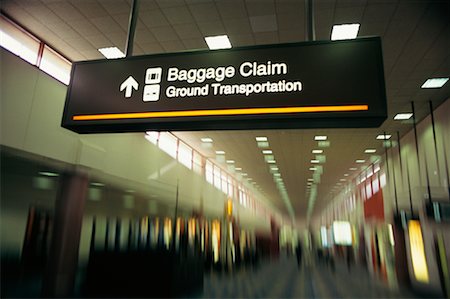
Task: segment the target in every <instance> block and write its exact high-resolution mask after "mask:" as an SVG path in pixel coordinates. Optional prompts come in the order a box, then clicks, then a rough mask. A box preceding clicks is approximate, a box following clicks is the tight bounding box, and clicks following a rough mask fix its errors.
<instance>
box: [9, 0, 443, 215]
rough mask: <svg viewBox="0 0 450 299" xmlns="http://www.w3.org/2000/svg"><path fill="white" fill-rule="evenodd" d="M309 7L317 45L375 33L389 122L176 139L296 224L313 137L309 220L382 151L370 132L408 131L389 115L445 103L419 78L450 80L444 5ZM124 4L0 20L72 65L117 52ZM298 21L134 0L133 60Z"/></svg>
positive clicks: (12, 8)
mask: <svg viewBox="0 0 450 299" xmlns="http://www.w3.org/2000/svg"><path fill="white" fill-rule="evenodd" d="M314 3H315V4H314V16H315V31H316V39H317V40H329V39H330V35H331V28H332V26H333V25H334V24H342V23H360V24H361V26H360V31H359V33H358V36H360V37H361V36H372V35H376V36H381V38H382V44H383V58H384V70H385V79H386V89H387V90H386V92H387V99H388V119H387V120H386V121H385V122H384V123H383V124H382V126H381V127H379V128H374V129H320V130H319V129H307V130H268V131H245V130H244V131H203V132H202V131H200V132H177V133H175V134H176V135H177V136H178V137H180V138H181V139H182V140H184V141H185V142H186V143H188V144H189V145H191V146H193V147H194V148H196V149H197V150H199V151H200V152H202V153H203V154H204V155H206V156H208V157H211V158H215V151H216V150H223V151H225V152H226V154H225V156H226V159H232V160H234V161H235V167H241V168H242V169H243V170H242V172H245V173H248V176H247V178H248V177H250V178H251V179H252V180H253V181H254V182H255V183H254V185H255V186H257V187H255V188H257V189H258V190H259V191H260V192H261V193H262V194H263V195H264V196H265V197H266V199H267V200H270V201H271V202H272V203H273V204H274V205H275V206H276V207H277V208H278V209H279V210H280V211H281V212H282V213H283V214H285V215H286V216H289V215H290V214H289V211H288V210H289V207H288V206H289V205H291V206H292V209H293V215H294V216H295V218H296V219H297V220H298V221H302V220H304V219H305V218H306V215H307V207H308V193H307V189H306V186H307V180H308V179H309V178H312V173H313V172H312V171H310V170H309V167H310V166H311V163H310V160H311V159H313V158H314V155H313V154H312V153H311V150H312V149H315V148H317V145H318V144H317V141H314V135H318V134H320V135H322V134H323V135H327V136H328V140H329V141H330V147H328V148H324V154H325V155H326V162H325V163H324V164H323V174H322V176H321V181H320V183H319V184H318V185H317V188H318V189H317V192H318V193H317V200H316V203H315V206H314V209H313V210H312V214H311V215H320V212H321V210H322V209H323V208H324V207H326V205H327V204H328V202H329V201H330V200H331V199H332V195H330V194H331V193H330V192H331V190H336V184H337V183H339V182H340V179H343V178H344V174H349V177H351V176H353V175H356V172H355V171H350V170H349V168H351V167H355V165H356V164H355V160H356V159H365V160H366V161H367V162H366V164H367V163H368V162H369V160H370V157H369V155H368V154H364V150H365V149H366V148H375V149H377V154H378V155H382V154H383V147H382V142H381V141H379V140H376V139H375V137H376V135H377V134H379V133H383V132H388V133H391V134H394V135H395V133H396V132H397V131H398V132H399V133H400V135H403V134H405V133H406V132H407V131H409V130H411V129H412V125H411V122H410V121H409V122H408V121H407V122H398V121H394V120H393V116H394V115H395V114H396V113H398V112H408V111H411V102H412V101H414V103H415V110H416V118H417V120H420V119H422V118H424V117H425V116H426V115H427V114H429V101H432V103H433V106H434V107H436V106H438V105H439V104H441V103H442V102H443V101H445V100H446V99H448V98H449V97H450V84H449V83H447V84H446V85H445V86H444V87H443V88H440V89H428V90H424V89H421V88H420V86H421V85H422V84H423V82H424V81H425V80H426V79H427V78H430V77H448V76H449V75H450V51H449V49H450V4H449V1H422V0H415V1H406V0H405V1H395V0H376V1H371V0H368V1H364V0H317V1H314ZM130 7H131V0H97V1H95V0H73V1H60V0H2V2H1V10H2V13H3V14H5V15H7V16H8V17H9V18H11V19H12V20H14V21H16V22H17V23H18V24H20V25H21V26H23V27H24V28H26V29H28V30H29V31H30V32H32V33H33V34H35V35H36V36H37V37H39V38H40V39H42V40H43V41H45V42H46V43H47V44H49V45H50V46H52V47H53V48H54V49H56V50H57V51H59V52H60V53H61V54H62V55H64V56H65V57H67V58H68V59H69V60H71V61H79V60H91V59H99V58H103V57H102V56H101V54H100V53H99V52H98V50H97V49H98V48H102V47H110V46H117V47H118V48H120V49H121V50H122V51H123V52H124V51H125V49H124V48H125V43H126V39H127V27H128V19H129V13H130ZM305 23H306V22H305V2H304V1H303V0H298V1H297V0H246V1H245V0H216V1H214V0H141V1H140V10H139V19H138V23H137V28H136V35H135V44H134V52H133V55H143V54H155V53H166V52H176V51H186V50H193V49H206V48H207V46H206V43H205V41H204V37H205V36H212V35H221V34H227V35H228V36H229V38H230V41H231V43H232V45H233V46H234V47H239V46H247V45H261V44H276V43H285V42H298V41H304V40H305ZM257 136H267V137H268V140H269V144H270V149H271V150H272V151H273V154H274V157H275V159H276V161H277V166H278V167H279V173H280V174H281V177H282V178H283V181H284V183H285V186H286V190H287V193H288V197H289V200H290V202H286V201H284V200H283V199H282V197H281V195H280V192H279V191H278V189H277V187H276V184H275V183H274V179H273V176H272V174H271V173H270V172H269V166H268V164H267V163H265V161H264V156H263V154H262V152H261V150H262V149H261V148H258V147H257V143H256V140H255V137H257ZM201 137H211V138H212V139H213V141H214V142H213V144H212V146H211V147H204V146H203V145H202V143H201V141H200V138H201ZM224 167H226V164H225V163H224ZM238 177H239V176H238ZM243 180H245V178H243ZM333 188H335V189H333ZM291 216H292V215H291Z"/></svg>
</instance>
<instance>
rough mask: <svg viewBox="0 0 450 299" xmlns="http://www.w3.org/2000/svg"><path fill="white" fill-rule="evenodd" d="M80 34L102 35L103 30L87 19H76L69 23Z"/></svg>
mask: <svg viewBox="0 0 450 299" xmlns="http://www.w3.org/2000/svg"><path fill="white" fill-rule="evenodd" d="M69 25H70V27H72V28H73V29H74V30H75V31H76V32H78V33H79V34H80V35H83V36H85V35H101V32H100V31H99V30H98V29H97V27H95V26H94V25H93V24H92V23H91V22H89V21H87V20H76V21H71V22H70V23H69Z"/></svg>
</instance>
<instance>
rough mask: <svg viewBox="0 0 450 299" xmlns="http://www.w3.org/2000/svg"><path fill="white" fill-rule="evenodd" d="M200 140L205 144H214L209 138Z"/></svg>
mask: <svg viewBox="0 0 450 299" xmlns="http://www.w3.org/2000/svg"><path fill="white" fill-rule="evenodd" d="M200 140H201V141H202V142H205V143H212V142H213V140H212V138H209V137H204V138H200Z"/></svg>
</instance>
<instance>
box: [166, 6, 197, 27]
mask: <svg viewBox="0 0 450 299" xmlns="http://www.w3.org/2000/svg"><path fill="white" fill-rule="evenodd" d="M162 12H163V14H164V15H165V16H166V18H167V19H168V20H169V22H170V23H171V24H172V25H177V24H188V23H193V22H194V18H193V17H192V15H191V13H190V11H189V9H188V8H187V7H186V6H180V7H170V8H164V9H162Z"/></svg>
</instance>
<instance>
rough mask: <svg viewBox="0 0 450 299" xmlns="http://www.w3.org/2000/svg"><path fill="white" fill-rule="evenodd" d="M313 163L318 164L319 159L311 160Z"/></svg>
mask: <svg viewBox="0 0 450 299" xmlns="http://www.w3.org/2000/svg"><path fill="white" fill-rule="evenodd" d="M311 163H313V164H317V163H319V160H311Z"/></svg>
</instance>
